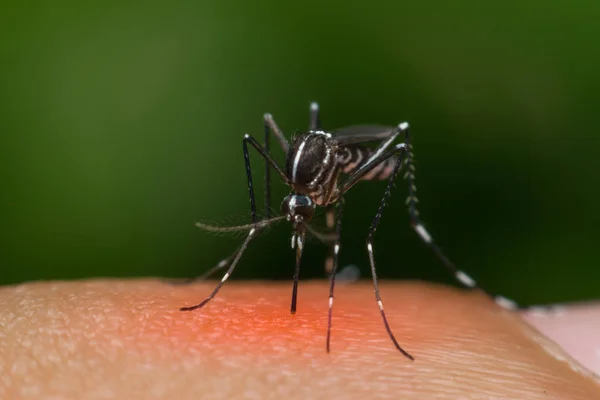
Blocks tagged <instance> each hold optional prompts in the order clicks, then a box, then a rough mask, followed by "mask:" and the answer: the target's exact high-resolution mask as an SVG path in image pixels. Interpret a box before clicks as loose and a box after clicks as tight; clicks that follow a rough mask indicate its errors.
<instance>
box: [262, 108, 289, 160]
mask: <svg viewBox="0 0 600 400" xmlns="http://www.w3.org/2000/svg"><path fill="white" fill-rule="evenodd" d="M263 119H264V121H265V135H268V134H269V133H268V132H273V134H274V135H275V137H276V138H277V140H278V141H279V145H280V146H281V148H282V149H283V151H284V152H286V153H287V151H288V149H289V147H290V144H289V143H288V141H287V139H286V138H285V136H283V132H282V131H281V129H279V126H277V123H276V122H275V120H274V119H273V116H272V115H271V114H269V113H266V114H265V115H264V116H263Z"/></svg>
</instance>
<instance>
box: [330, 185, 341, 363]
mask: <svg viewBox="0 0 600 400" xmlns="http://www.w3.org/2000/svg"><path fill="white" fill-rule="evenodd" d="M343 206H344V198H343V197H340V199H339V200H338V204H337V213H336V217H335V220H336V221H335V235H336V238H335V243H334V245H333V258H332V260H331V273H330V275H329V311H328V314H327V342H326V343H327V344H326V348H327V352H328V353H329V350H330V342H331V322H332V317H333V289H334V287H335V275H336V272H337V266H338V254H339V252H340V238H341V233H342V209H343ZM332 218H333V214H332Z"/></svg>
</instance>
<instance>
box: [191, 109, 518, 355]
mask: <svg viewBox="0 0 600 400" xmlns="http://www.w3.org/2000/svg"><path fill="white" fill-rule="evenodd" d="M264 128H265V139H264V145H261V144H260V143H258V142H257V141H256V139H254V138H253V137H252V136H250V135H248V134H246V135H244V138H243V140H242V145H243V150H244V161H245V165H246V176H247V179H248V193H249V195H250V212H251V216H252V223H251V224H248V225H242V226H235V227H214V226H210V225H206V224H201V223H200V224H197V225H198V226H199V227H201V228H204V229H207V230H211V231H221V232H226V231H235V230H238V231H239V230H247V231H248V234H247V236H246V239H245V240H244V242H243V243H242V245H241V246H240V247H239V248H238V249H237V250H236V251H235V252H234V253H233V254H232V255H231V256H229V257H228V258H226V259H224V260H222V261H221V262H219V263H218V264H217V265H216V266H215V267H214V268H213V269H212V270H210V271H209V272H208V274H211V273H212V272H215V271H216V270H219V269H223V268H225V267H229V268H228V269H227V272H226V273H225V275H223V278H222V279H221V281H220V282H219V283H218V284H217V286H216V287H215V289H214V290H213V292H212V293H211V294H210V295H209V296H208V297H207V298H206V299H204V300H203V301H202V302H201V303H199V304H197V305H194V306H191V307H182V308H181V310H182V311H192V310H196V309H198V308H201V307H203V306H204V305H206V303H208V302H209V301H210V300H211V299H212V298H214V297H215V296H216V295H217V293H218V292H219V290H220V289H221V287H222V286H223V284H224V283H225V281H226V280H227V279H228V278H229V277H230V276H231V274H232V272H233V270H234V269H235V266H236V265H237V263H238V261H239V260H240V258H241V256H242V254H243V252H244V251H245V250H246V248H247V247H248V244H249V243H250V241H251V240H252V239H254V238H255V237H256V236H257V235H258V234H259V232H260V231H261V230H263V229H264V228H266V227H267V226H268V225H270V224H271V223H273V222H275V221H279V220H282V219H284V218H285V219H287V220H288V221H290V222H291V224H292V227H293V233H292V242H291V245H292V248H294V247H296V268H295V272H294V283H293V287H292V303H291V312H292V313H295V312H296V301H297V293H298V279H299V272H300V260H301V258H302V250H303V248H304V241H305V237H306V232H307V231H308V232H309V233H310V234H313V235H315V236H317V238H319V239H320V240H322V241H324V242H329V243H330V244H331V245H332V247H331V252H332V254H331V256H330V258H329V259H328V263H327V264H326V265H328V267H326V269H327V270H328V272H329V275H330V284H329V311H328V323H327V340H326V349H327V352H329V350H330V339H331V319H332V309H333V299H334V297H333V290H334V286H335V278H336V272H337V267H338V253H339V250H340V233H341V220H342V206H343V204H344V196H345V194H346V193H347V192H348V190H349V189H350V188H351V187H352V186H354V185H355V184H356V183H357V182H358V181H360V180H385V179H387V180H388V184H387V186H386V188H385V192H384V193H383V197H382V199H381V202H380V205H379V208H378V210H377V213H376V214H375V218H374V219H373V222H372V223H371V226H370V227H369V230H368V233H367V240H366V246H367V252H368V254H369V263H370V265H371V274H372V276H373V287H374V291H375V300H376V302H377V305H378V307H379V312H380V314H381V318H382V319H383V324H384V326H385V329H386V331H387V333H388V335H389V337H390V339H391V340H392V342H393V343H394V346H396V349H398V350H399V351H400V352H401V353H402V354H403V355H404V356H406V357H408V358H409V359H411V360H414V358H413V356H411V355H410V354H409V353H408V352H406V351H405V350H404V349H403V348H402V347H401V346H400V345H399V344H398V341H397V340H396V338H395V336H394V334H393V333H392V330H391V328H390V325H389V323H388V321H387V318H386V315H385V312H384V309H383V302H382V300H381V296H380V295H379V283H378V279H377V271H376V268H375V257H374V255H373V236H374V235H375V231H376V230H377V225H378V224H379V221H380V219H381V216H382V213H383V210H384V208H385V206H386V204H387V200H388V198H389V197H390V195H391V190H392V187H393V185H394V181H395V179H396V176H397V175H398V173H399V171H400V169H401V168H402V167H403V166H404V168H405V169H406V172H405V173H404V179H406V180H407V182H408V197H407V198H406V205H407V206H408V213H409V216H410V224H411V226H412V228H413V229H414V230H415V232H416V233H417V234H418V235H419V237H420V238H421V239H422V241H423V242H424V243H425V244H426V245H427V246H429V247H430V248H431V249H432V250H433V251H434V252H435V254H436V255H437V256H438V257H439V258H440V260H441V262H442V264H443V265H444V266H445V267H446V269H448V270H449V271H450V272H451V273H452V274H453V275H454V277H455V278H456V279H457V280H458V281H459V282H460V283H461V284H462V285H464V286H466V287H468V288H476V287H477V285H476V283H475V280H473V278H471V277H470V276H469V275H467V274H466V273H465V272H463V271H460V270H458V269H457V268H456V267H455V266H454V264H453V263H452V262H451V261H450V260H449V259H448V257H446V255H445V254H444V253H443V252H442V250H441V249H440V247H438V246H437V245H436V244H435V242H434V240H433V237H432V236H431V235H430V234H429V232H428V231H427V230H426V229H425V227H424V226H423V223H422V222H421V220H420V218H419V212H418V211H417V197H416V195H415V193H416V187H415V185H414V179H415V175H414V172H415V167H414V165H413V153H412V146H411V144H410V136H409V126H408V123H406V122H403V123H401V124H399V125H398V126H397V127H390V126H380V125H356V126H351V127H347V128H343V129H339V130H336V131H332V132H327V131H323V130H321V123H320V116H319V106H318V104H317V103H312V104H311V105H310V127H309V130H308V131H307V132H303V133H301V134H298V135H296V136H295V137H294V138H293V140H292V143H291V144H290V143H288V141H287V139H286V138H285V137H284V135H283V133H282V131H281V130H280V129H279V127H278V126H277V124H276V123H275V120H274V119H273V117H272V116H271V114H265V115H264ZM271 134H274V135H275V137H276V138H277V140H278V141H279V144H280V146H281V148H282V149H283V151H284V152H285V153H286V162H285V168H284V169H282V168H281V167H280V166H279V165H278V164H277V162H276V161H275V160H274V159H273V158H272V157H271V154H270V152H269V150H270V148H269V139H270V135H271ZM400 136H403V137H404V141H403V142H400V143H395V142H396V141H397V140H398V138H399V137H400ZM369 142H379V144H378V145H377V146H376V147H375V148H370V147H366V146H365V144H366V143H369ZM248 144H250V145H251V146H252V147H254V148H255V149H256V150H257V151H258V153H259V154H260V155H261V156H262V157H263V158H264V159H265V161H266V170H265V181H266V184H265V203H266V210H267V213H268V212H269V210H271V208H270V206H271V175H270V172H271V170H270V168H273V169H274V170H275V172H277V174H279V176H280V177H281V179H283V181H284V182H285V183H286V184H287V185H288V186H290V187H291V189H292V191H291V193H290V194H289V195H288V196H287V197H286V198H285V199H284V200H283V202H282V204H281V211H282V214H283V215H281V216H279V217H271V216H270V215H267V217H266V218H265V219H262V220H259V219H258V217H257V212H256V199H255V196H254V186H253V184H252V168H251V167H250V157H249V153H248ZM317 206H319V207H325V208H326V217H327V218H326V219H327V226H328V228H330V229H333V228H334V231H333V235H332V237H333V239H332V240H328V239H327V236H326V235H323V234H321V233H319V232H318V231H315V230H314V229H313V228H312V227H311V226H310V225H309V221H310V220H311V219H312V217H313V216H314V213H315V209H316V207H317ZM336 208H337V210H335V209H336ZM334 212H335V217H334ZM205 275H206V274H205ZM492 297H493V296H492ZM495 299H496V302H497V303H498V304H500V305H501V306H503V307H505V308H510V309H514V308H516V304H515V303H513V302H512V301H511V300H508V299H506V298H504V297H501V296H495Z"/></svg>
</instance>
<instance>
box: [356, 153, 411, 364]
mask: <svg viewBox="0 0 600 400" xmlns="http://www.w3.org/2000/svg"><path fill="white" fill-rule="evenodd" d="M396 148H397V149H398V151H400V152H401V155H400V157H399V158H398V160H397V161H396V165H395V167H394V170H393V172H392V174H391V176H390V178H389V181H388V184H387V187H386V189H385V192H384V194H383V197H382V199H381V203H380V205H379V209H378V210H377V214H375V218H374V219H373V222H372V223H371V226H370V227H369V233H368V235H367V251H368V253H369V263H370V265H371V274H372V275H373V288H374V290H375V300H376V301H377V306H378V307H379V313H380V314H381V318H382V319H383V324H384V326H385V330H386V331H387V333H388V336H389V337H390V339H391V340H392V342H393V343H394V346H396V349H398V351H400V353H402V354H403V355H404V356H405V357H407V358H409V359H410V360H414V357H413V356H411V355H410V354H409V353H408V352H406V350H404V349H403V348H402V347H401V346H400V344H398V341H397V340H396V337H395V336H394V334H393V332H392V329H391V328H390V325H389V323H388V320H387V317H386V316H385V311H384V310H383V301H382V300H381V295H380V294H379V281H378V279H377V270H376V268H375V256H374V251H373V237H374V235H375V231H376V230H377V225H379V221H380V220H381V216H382V214H383V210H384V208H385V206H386V205H387V200H388V198H389V197H390V195H391V191H392V187H393V186H394V180H395V179H396V176H397V175H398V172H399V171H400V167H401V166H402V160H403V158H404V155H405V154H406V151H405V149H406V147H405V146H404V143H402V146H400V147H399V146H397V147H396ZM380 162H383V161H380Z"/></svg>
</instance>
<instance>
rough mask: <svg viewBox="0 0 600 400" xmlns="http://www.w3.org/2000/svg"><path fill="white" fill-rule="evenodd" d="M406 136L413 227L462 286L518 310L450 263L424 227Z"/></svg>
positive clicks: (408, 201) (409, 147) (407, 132)
mask: <svg viewBox="0 0 600 400" xmlns="http://www.w3.org/2000/svg"><path fill="white" fill-rule="evenodd" d="M404 135H405V140H404V143H406V145H407V149H408V151H407V152H406V156H405V158H404V164H405V169H406V172H405V173H404V179H406V180H407V182H408V197H407V198H406V205H407V206H408V214H409V216H410V225H411V227H412V228H413V229H414V230H415V232H416V233H417V234H418V235H419V237H420V238H421V240H422V241H423V242H424V243H425V244H426V245H427V246H428V247H429V248H430V249H432V250H433V252H434V253H435V254H436V255H437V257H438V258H439V259H440V260H441V262H442V264H443V265H444V267H446V269H447V270H448V271H450V273H451V274H453V275H454V277H455V278H456V279H457V280H458V281H459V282H460V283H461V284H462V285H464V286H465V287H468V288H477V289H479V290H481V291H483V292H484V293H486V294H487V295H488V296H490V297H492V298H493V299H494V300H495V301H496V303H498V304H499V305H500V306H502V307H504V308H507V309H511V310H514V309H516V308H518V305H517V304H516V303H515V302H514V301H512V300H510V299H507V298H506V297H503V296H496V295H493V294H490V293H489V292H487V291H486V290H484V289H482V288H480V287H478V286H477V283H476V282H475V280H474V279H473V278H471V277H470V276H469V275H467V273H465V272H464V271H461V270H459V269H457V268H456V266H455V265H454V263H452V261H450V259H449V258H448V257H447V256H446V254H444V252H443V251H442V249H441V248H440V247H439V246H438V245H437V244H436V243H435V241H434V240H433V237H432V236H431V234H430V233H429V232H428V231H427V230H426V229H425V227H424V226H423V222H422V221H421V219H420V218H419V211H418V210H417V203H418V199H417V196H416V192H417V188H416V186H415V183H414V181H415V166H414V162H413V159H414V154H413V152H412V146H411V144H410V135H409V131H408V129H407V130H405V133H404Z"/></svg>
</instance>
